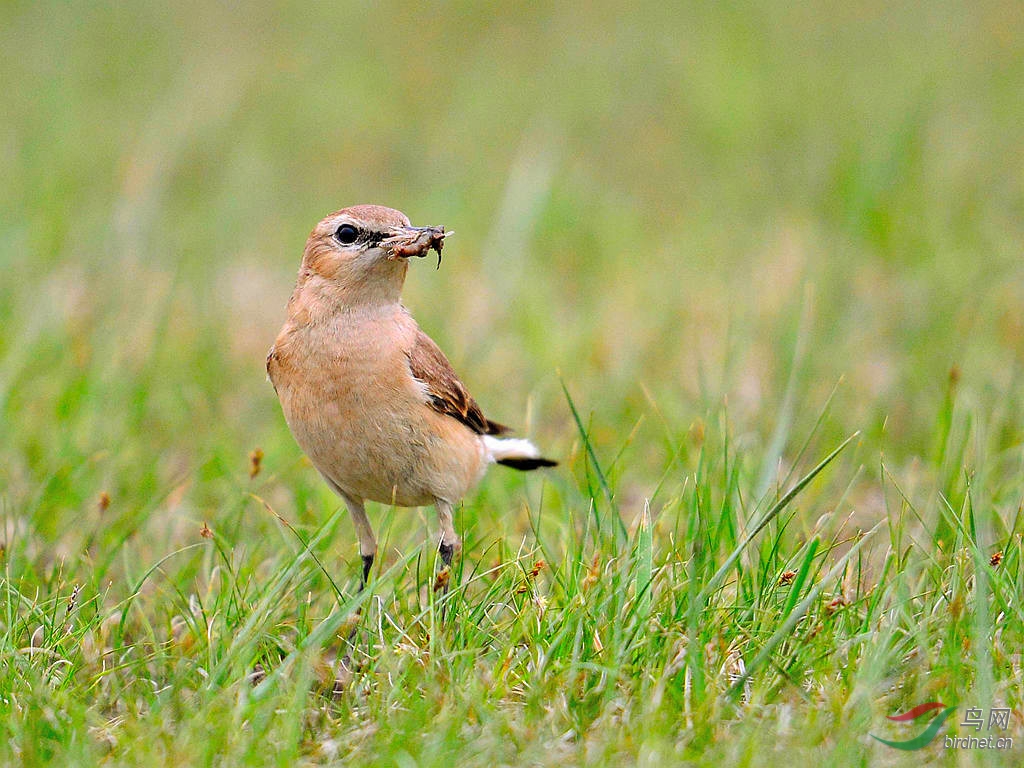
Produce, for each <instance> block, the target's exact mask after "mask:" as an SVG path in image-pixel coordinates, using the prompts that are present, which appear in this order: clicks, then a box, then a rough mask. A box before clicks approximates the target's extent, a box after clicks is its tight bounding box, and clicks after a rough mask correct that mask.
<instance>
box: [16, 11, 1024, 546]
mask: <svg viewBox="0 0 1024 768" xmlns="http://www.w3.org/2000/svg"><path fill="white" fill-rule="evenodd" d="M0 80H2V82H3V83H4V85H5V87H4V96H3V110H2V115H3V116H2V118H0V131H2V133H0V136H2V143H0V177H2V178H3V184H2V185H0V275H2V279H0V418H2V422H3V429H2V430H0V432H2V434H0V489H2V494H3V499H4V502H3V503H4V504H5V505H7V507H8V509H17V510H25V509H28V510H32V512H31V514H30V515H29V517H30V518H31V519H33V520H34V521H35V525H37V526H38V529H39V532H40V533H41V534H44V535H45V534H50V535H56V533H57V531H56V530H48V526H51V527H57V526H58V525H59V526H60V527H61V528H62V529H63V528H66V526H67V525H68V520H69V519H70V520H76V519H79V518H77V517H75V515H76V514H78V513H75V512H73V510H75V509H85V510H88V509H91V508H90V507H89V505H88V504H87V502H88V503H91V500H92V499H93V498H94V497H95V495H96V494H97V493H99V492H100V491H101V490H107V491H109V492H110V493H111V495H112V497H113V498H114V500H115V509H116V502H117V500H118V498H119V497H121V498H124V497H126V496H128V497H131V498H134V499H137V500H140V501H139V502H138V504H142V503H143V502H144V501H145V503H150V502H151V503H152V504H162V502H161V501H159V500H158V499H157V494H167V493H172V496H171V497H170V501H171V503H169V505H168V508H169V509H171V510H177V511H178V512H181V511H182V505H185V506H184V510H185V512H186V513H187V514H185V515H184V519H185V520H187V521H188V522H186V523H182V522H181V519H182V517H181V516H180V515H179V516H177V517H175V516H168V515H164V514H158V515H155V516H153V517H146V518H145V519H146V520H148V522H147V525H150V526H154V525H164V526H167V528H166V529H160V532H161V533H162V534H165V535H169V536H171V537H174V536H176V535H180V536H182V537H184V538H186V539H191V534H192V533H193V532H194V531H193V528H192V526H193V521H194V520H196V519H203V518H211V520H216V518H217V515H218V511H217V509H218V506H219V505H220V504H221V503H222V501H223V489H224V487H225V486H228V487H231V486H232V484H234V486H237V485H238V484H240V483H243V482H244V481H245V479H246V455H247V453H248V451H249V450H250V449H252V448H253V447H256V446H261V447H262V448H263V449H264V450H265V451H266V453H267V459H266V465H267V466H268V467H270V468H271V469H272V470H273V471H275V472H279V473H282V475H283V476H284V477H285V478H291V479H292V480H296V479H297V478H301V482H298V485H296V484H295V483H294V482H293V483H292V485H291V486H288V488H287V493H291V492H295V493H298V495H299V498H298V501H297V505H298V506H299V507H302V506H303V505H304V504H307V503H308V500H306V499H304V498H302V491H301V490H299V491H295V488H296V487H298V488H300V489H301V488H316V489H318V490H316V491H315V492H316V493H321V492H322V489H319V488H318V484H317V480H316V477H315V475H313V473H312V472H311V471H310V470H309V469H308V468H303V467H302V466H301V463H300V461H299V456H300V455H299V451H298V449H297V447H296V446H295V445H294V443H293V442H292V440H291V438H290V436H289V435H288V433H287V430H286V428H285V426H284V423H283V419H282V418H281V416H280V411H279V407H278V405H277V403H276V401H275V398H274V395H273V391H272V389H271V387H270V385H269V384H268V383H267V382H266V381H265V375H264V371H263V358H264V354H265V352H266V349H267V348H268V346H269V344H270V343H271V341H272V340H273V337H274V335H275V333H276V330H277V328H278V327H279V325H280V324H281V322H282V321H283V318H284V304H285V301H286V300H287V298H288V296H289V294H290V291H291V289H292V285H293V282H294V274H295V271H296V269H297V266H298V262H299V259H300V256H301V251H302V246H303V243H304V240H305V237H306V235H307V233H308V231H309V230H310V228H311V227H312V226H313V224H314V223H315V222H316V221H317V220H318V219H319V218H320V217H321V216H322V215H324V214H326V213H327V212H329V211H331V210H334V209H336V208H339V207H342V206H344V205H349V204H353V203H361V202H373V203H380V204H385V205H389V206H392V207H396V208H399V209H401V210H403V211H405V212H406V213H407V214H408V215H409V216H410V217H411V218H412V220H413V221H414V223H419V224H443V225H445V226H446V227H448V228H449V229H453V230H455V231H456V232H457V235H456V237H455V238H453V239H452V241H451V242H450V245H449V247H448V248H447V249H446V251H445V256H446V258H445V261H444V264H443V266H442V268H441V269H440V271H434V270H433V268H432V266H431V265H430V264H428V263H427V262H426V261H424V262H419V263H417V264H415V265H414V269H413V270H412V271H411V272H410V278H409V281H408V284H407V289H406V293H405V297H406V303H407V305H408V306H409V307H410V308H411V309H412V311H413V312H414V314H415V315H416V317H417V318H418V319H419V321H420V323H421V325H422V326H423V327H424V328H425V329H426V330H427V331H428V333H430V334H432V335H433V336H434V337H435V338H436V339H437V340H438V341H439V343H440V344H441V346H442V347H443V348H444V349H445V350H446V351H447V352H448V354H449V356H450V358H451V359H452V362H453V364H454V365H455V367H456V369H457V370H459V371H460V372H461V373H462V375H463V377H464V378H465V380H466V381H467V383H468V384H469V386H470V387H471V389H472V390H473V391H474V393H475V394H476V396H477V399H478V400H480V401H481V403H482V404H483V405H484V407H485V409H486V410H487V412H488V413H489V414H490V415H491V416H492V417H493V418H495V419H498V420H501V421H506V422H509V423H512V424H516V425H519V426H521V427H522V431H523V432H525V433H527V434H529V435H531V436H533V437H535V438H536V439H537V440H538V442H540V443H541V444H542V445H544V446H545V447H546V448H547V449H548V450H549V451H550V452H551V453H553V454H554V455H556V456H560V457H563V458H566V459H569V460H571V459H572V457H573V456H574V455H575V451H577V450H578V448H579V445H578V437H577V434H576V431H575V428H574V426H573V424H572V421H571V417H570V415H569V411H568V408H567V407H566V403H565V400H564V398H563V395H562V393H561V389H560V385H559V373H560V375H561V377H562V378H563V379H564V380H565V382H566V384H567V386H568V387H569V389H570V391H571V392H573V394H574V396H575V397H576V398H577V400H578V405H579V407H580V409H581V411H582V412H583V414H584V418H585V419H589V423H590V425H591V427H592V429H593V436H594V440H595V444H596V446H597V448H598V450H599V453H601V454H602V455H604V456H607V457H610V456H612V455H614V454H615V453H616V452H617V451H618V450H619V449H620V448H622V447H623V446H624V445H625V444H626V443H627V439H628V436H629V435H630V433H631V432H632V430H633V429H634V427H635V426H636V425H637V423H638V422H640V427H639V429H638V430H637V431H636V433H635V436H634V438H633V440H632V442H631V447H630V448H629V452H630V453H629V456H630V459H629V461H628V462H627V463H626V469H624V470H621V471H620V472H619V473H618V474H619V475H620V477H618V484H619V487H620V492H621V493H622V494H623V497H624V499H625V500H626V501H627V502H629V501H630V499H632V502H630V503H627V504H626V509H625V510H624V513H625V514H628V515H630V516H632V515H633V514H635V512H636V507H637V504H638V503H639V502H638V500H639V499H640V498H641V497H642V496H644V495H649V494H650V492H651V488H652V487H653V485H654V483H656V482H657V480H658V478H660V477H661V475H662V473H663V471H664V470H665V467H666V463H667V461H668V458H669V457H670V455H671V454H672V452H673V450H674V448H673V445H674V443H675V441H677V440H678V439H680V437H681V436H682V435H685V433H686V431H687V429H688V428H689V427H690V425H691V423H693V422H694V421H695V420H697V419H700V418H703V417H706V414H708V413H709V412H712V411H713V410H714V409H716V408H718V407H719V404H720V403H722V402H727V403H728V410H729V413H730V418H731V419H732V421H733V422H734V423H735V424H736V425H737V429H738V430H739V432H740V434H739V435H738V436H737V439H738V440H740V441H741V442H743V441H746V442H747V443H749V444H752V445H763V444H764V443H766V442H767V441H768V439H769V436H770V434H771V432H772V430H773V429H774V428H775V427H776V425H777V423H778V422H779V420H780V419H783V418H788V416H787V415H786V414H787V413H789V412H791V413H792V414H793V417H792V418H793V423H794V425H795V426H794V430H795V433H801V431H802V433H806V430H807V429H809V427H810V426H811V424H813V421H814V419H815V418H816V417H817V415H818V414H819V413H820V411H821V409H822V407H823V404H824V403H825V401H826V399H827V397H828V394H829V392H831V390H832V389H833V387H834V386H835V385H836V384H837V382H840V379H841V380H842V381H841V383H840V385H839V389H838V392H837V395H836V400H835V402H834V404H833V407H832V410H831V412H830V414H829V417H828V420H827V423H826V425H825V428H824V429H825V431H824V433H823V434H824V435H825V436H826V437H827V438H829V439H831V438H838V437H840V436H845V435H846V434H849V433H851V432H853V431H854V430H857V429H860V430H864V431H865V435H866V437H867V439H869V440H870V445H871V446H872V447H878V448H880V449H881V450H883V451H884V452H885V455H886V457H887V459H888V460H889V461H891V462H893V463H894V464H897V465H898V464H904V463H908V462H913V461H914V460H915V458H916V457H919V456H922V455H926V454H927V453H928V452H929V451H930V450H931V441H932V440H933V435H934V431H935V430H934V427H935V420H936V413H937V412H938V411H939V409H940V407H941V405H942V402H943V399H944V398H945V397H946V393H947V389H948V384H947V382H948V379H949V376H950V371H951V370H952V369H953V368H954V366H955V367H956V372H955V373H954V378H957V381H958V383H959V387H960V391H961V393H962V395H961V396H962V397H964V398H966V399H967V402H970V403H975V404H978V405H979V406H980V407H982V408H983V409H998V410H999V412H1000V414H1001V415H1000V421H999V423H1000V424H1002V425H1009V426H1005V427H1004V428H1003V432H1005V434H1001V435H1000V436H999V439H1000V440H1001V441H1002V444H1015V443H1018V442H1019V441H1020V439H1021V423H1022V420H1021V419H1020V418H1019V410H1020V406H1021V398H1020V385H1019V373H1020V362H1021V358H1022V350H1024V318H1022V312H1024V267H1022V261H1021V243H1022V242H1024V174H1022V171H1024V120H1022V119H1021V118H1022V117H1024V114H1022V109H1021V105H1022V104H1024V12H1022V7H1021V5H1020V4H1019V3H1016V2H980V3H969V4H968V3H945V2H943V3H930V4H928V5H927V6H926V7H925V6H921V5H920V4H912V3H896V4H893V3H889V2H887V3H870V2H858V3H855V4H849V3H812V4H802V5H801V6H800V7H789V6H787V5H785V4H779V3H763V2H742V3H719V4H684V5H676V4H653V3H652V4H644V5H639V6H636V5H630V6H625V5H615V4H531V5H529V6H528V7H527V6H523V5H520V4H506V5H491V6H486V7H484V6H480V5H478V4H473V3H462V4H460V3H450V4H441V5H436V6H428V5H425V4H420V3H389V4H369V3H367V4H298V3H296V4H282V3H261V4H248V5H246V6H244V7H241V6H240V7H234V6H229V5H228V4H198V3H197V4H166V3H99V4H95V3H63V2H61V3H46V2H25V3H5V4H4V6H3V24H2V27H0ZM798 342H799V343H798ZM791 379H792V381H793V382H794V384H793V388H792V397H791V398H790V407H789V409H787V408H784V407H783V401H784V392H785V391H786V385H787V382H789V381H790V380H791ZM83 478H86V479H87V481H83ZM290 482H291V481H290ZM296 482H297V480H296ZM40 487H44V488H47V489H49V490H48V491H47V492H45V493H43V492H40V491H39V489H40ZM55 487H56V488H60V489H61V493H50V492H49V491H52V490H53V489H54V488H55ZM171 488H174V489H177V490H176V491H173V492H172V491H169V490H168V489H171ZM175 494H176V495H175ZM279 494H285V495H280V496H279V498H278V501H281V500H282V499H283V500H284V501H285V502H286V503H285V506H284V509H286V510H293V509H294V508H295V507H296V503H295V502H294V501H292V500H290V499H289V497H288V496H287V494H286V491H285V490H283V489H279ZM160 498H163V496H161V497H160ZM321 498H322V499H326V498H327V496H326V495H324V496H322V497H321ZM54 500H57V501H54ZM323 503H324V504H327V503H328V502H326V501H325V502H323ZM33 504H38V505H41V506H38V507H33V506H32V505H33ZM49 504H56V505H57V506H58V507H59V508H58V509H48V508H47V505H49ZM124 513H125V514H127V515H128V517H129V518H131V517H132V516H133V515H134V514H136V513H138V514H139V515H141V512H140V511H139V510H138V509H136V510H135V511H134V512H124ZM80 514H81V515H87V514H92V513H91V512H88V511H86V512H81V513H80ZM69 515H70V518H69ZM139 519H143V518H142V517H139ZM58 521H60V522H58ZM160 521H162V522H160ZM183 525H184V526H185V528H184V529H183V528H182V527H181V526H183ZM128 530H130V528H129V529H128ZM186 530H187V532H188V534H187V535H185V533H183V531H186ZM176 532H177V533H176ZM124 535H128V533H127V531H126V532H124Z"/></svg>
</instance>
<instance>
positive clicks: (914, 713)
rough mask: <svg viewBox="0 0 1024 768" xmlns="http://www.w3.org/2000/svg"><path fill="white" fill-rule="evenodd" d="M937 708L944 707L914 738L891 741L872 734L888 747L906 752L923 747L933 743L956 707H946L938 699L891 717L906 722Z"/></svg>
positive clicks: (872, 735) (899, 721) (873, 737)
mask: <svg viewBox="0 0 1024 768" xmlns="http://www.w3.org/2000/svg"><path fill="white" fill-rule="evenodd" d="M936 709H942V711H941V712H940V713H939V714H938V715H936V716H935V718H934V719H933V720H932V721H931V722H930V723H928V727H927V728H925V729H924V732H923V733H921V734H920V735H919V736H916V737H914V738H913V739H907V740H906V741H890V740H889V739H882V738H879V737H878V736H875V734H873V733H872V734H870V736H871V738H872V739H874V740H875V741H880V742H881V743H882V744H885V746H887V747H892V748H893V749H901V750H903V751H904V752H913V751H914V750H916V749H923V748H924V747H927V746H928V745H929V744H931V743H932V740H933V739H934V738H935V737H936V736H938V735H939V729H940V728H942V726H943V724H944V723H945V722H946V720H947V719H948V718H949V716H950V715H952V714H953V713H954V712H956V707H946V705H945V704H942V703H940V702H938V701H929V702H928V703H926V704H919V705H917V706H916V707H914V708H913V709H910V710H908V711H907V712H904V713H903V714H901V715H893V716H891V717H890V718H889V719H890V720H895V721H896V722H898V723H906V722H909V721H911V720H916V719H917V718H919V717H921V716H922V715H926V714H928V713H929V712H933V711H935V710H936Z"/></svg>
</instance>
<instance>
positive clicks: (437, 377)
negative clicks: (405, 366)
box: [408, 329, 509, 435]
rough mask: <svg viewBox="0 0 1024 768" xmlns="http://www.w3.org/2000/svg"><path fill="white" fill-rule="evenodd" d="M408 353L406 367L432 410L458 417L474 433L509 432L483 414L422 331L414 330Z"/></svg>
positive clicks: (431, 341) (442, 353)
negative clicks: (418, 384)
mask: <svg viewBox="0 0 1024 768" xmlns="http://www.w3.org/2000/svg"><path fill="white" fill-rule="evenodd" d="M408 356H409V369H410V370H411V371H412V375H413V376H414V377H415V378H416V379H417V380H418V381H419V382H421V383H422V384H423V385H424V387H426V391H427V397H428V398H429V403H430V406H431V407H432V408H433V409H434V410H435V411H438V412H440V413H443V414H445V415H447V416H451V417H452V418H454V419H458V420H459V421H461V422H462V423H463V424H465V425H466V426H467V427H469V428H470V429H472V430H473V431H474V432H476V433H477V434H478V435H500V434H503V433H505V432H508V431H509V428H508V427H506V426H504V425H502V424H498V423H496V422H493V421H489V420H488V419H486V418H485V417H484V413H483V411H481V410H480V406H479V405H477V404H476V400H474V399H473V396H472V395H470V394H469V392H468V391H467V390H466V387H465V385H464V384H463V383H462V382H461V381H459V377H458V376H457V375H456V374H455V371H454V370H453V369H452V366H451V363H449V362H448V358H446V357H445V356H444V352H442V351H441V349H440V348H439V347H438V346H437V344H435V343H434V340H433V339H431V338H430V337H429V336H427V334H425V333H424V332H423V331H421V330H419V329H416V340H415V342H414V343H413V346H412V349H411V350H409V352H408Z"/></svg>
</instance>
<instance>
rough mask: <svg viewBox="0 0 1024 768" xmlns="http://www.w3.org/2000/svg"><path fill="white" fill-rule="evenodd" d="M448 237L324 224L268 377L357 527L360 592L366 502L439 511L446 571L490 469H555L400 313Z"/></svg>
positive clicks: (357, 220) (359, 216)
mask: <svg viewBox="0 0 1024 768" xmlns="http://www.w3.org/2000/svg"><path fill="white" fill-rule="evenodd" d="M451 234H452V233H451V232H446V231H445V229H444V227H436V226H435V227H413V226H412V225H411V224H410V222H409V219H408V217H407V216H406V215H405V214H404V213H402V212H400V211H397V210H394V209H392V208H386V207H383V206H378V205H356V206H352V207H348V208H343V209H341V210H338V211H335V212H334V213H332V214H330V215H328V216H326V217H325V218H323V219H322V220H321V221H320V222H319V223H318V224H317V225H316V227H314V229H313V231H312V232H311V233H310V235H309V239H308V240H307V241H306V247H305V250H304V252H303V255H302V263H301V266H300V267H299V273H298V278H297V280H296V284H295V290H294V291H293V292H292V295H291V298H290V299H289V301H288V306H287V319H286V320H285V323H284V325H283V327H282V328H281V330H280V333H279V334H278V335H277V338H276V339H275V341H274V343H273V346H272V347H271V348H270V351H269V353H268V355H267V375H268V377H269V379H270V382H271V383H272V385H273V387H274V390H275V392H276V393H277V396H278V399H279V401H280V404H281V409H282V411H283V413H284V418H285V421H286V422H287V424H288V428H289V429H290V431H291V433H292V435H293V436H294V438H295V441H296V442H297V443H298V445H299V447H300V448H302V450H303V451H304V452H305V454H306V455H307V456H308V457H309V459H310V461H311V462H312V464H313V466H314V467H315V468H316V469H317V471H319V473H320V475H321V476H322V477H323V479H324V480H325V481H326V483H327V485H328V486H330V488H331V489H332V490H333V491H334V492H335V493H336V494H337V495H338V496H340V497H341V500H342V501H343V502H344V504H345V506H346V507H347V509H348V512H349V514H350V515H351V518H352V522H353V524H354V527H355V530H356V535H357V537H358V539H359V553H360V555H361V557H362V579H361V581H360V589H362V588H363V587H365V585H366V583H367V580H368V579H369V576H370V571H371V568H372V567H373V562H374V557H375V556H376V554H377V540H376V537H375V536H374V533H373V527H372V525H371V524H370V520H369V518H368V517H367V514H366V508H365V504H366V502H367V501H373V502H379V503H384V504H392V505H395V506H399V507H420V506H426V505H429V504H433V505H434V506H435V507H436V508H437V514H438V520H439V522H440V529H441V536H440V542H439V544H438V553H439V554H440V556H441V560H442V561H443V563H444V567H445V568H447V567H449V566H450V565H451V562H452V558H453V556H454V555H455V553H456V552H457V551H460V550H461V548H462V541H461V539H460V538H459V536H458V534H457V533H456V531H455V526H454V523H453V513H454V509H455V507H456V505H457V504H458V503H459V501H460V500H461V499H462V498H463V497H464V496H465V495H466V494H467V493H468V492H469V491H470V490H472V489H473V488H474V487H475V486H476V485H477V483H479V482H480V480H481V479H482V478H483V476H484V474H485V472H486V470H487V468H488V466H489V465H490V464H494V463H496V464H500V465H504V466H506V467H511V468H514V469H518V470H523V471H528V470H534V469H538V468H541V467H553V466H556V465H557V462H556V461H553V460H551V459H548V458H544V457H543V456H542V455H541V453H540V451H539V450H538V449H537V447H536V446H535V445H534V444H533V443H532V442H530V441H529V440H526V439H523V438H516V437H508V436H507V435H508V433H509V432H510V431H511V430H510V429H509V428H508V427H506V426H504V425H502V424H500V423H498V422H495V421H491V420H490V419H488V418H486V417H485V416H484V414H483V411H482V410H481V408H480V406H479V405H478V404H477V402H476V400H474V399H473V397H472V395H470V393H469V391H468V390H467V389H466V386H465V385H464V384H463V383H462V381H460V380H459V377H458V376H457V375H456V373H455V371H454V370H453V368H452V366H451V364H450V363H449V362H448V359H447V358H446V357H445V355H444V353H443V352H442V351H441V349H440V348H439V347H438V346H437V344H436V343H434V341H433V340H432V339H431V338H430V337H429V336H428V335H427V334H426V333H424V332H423V331H422V330H421V329H420V327H419V326H418V325H417V323H416V321H415V320H414V319H413V317H412V315H411V314H410V313H409V311H408V310H407V309H406V308H405V307H404V306H403V304H402V301H401V293H402V287H403V285H404V283H405V278H406V273H407V272H408V269H409V263H410V260H411V259H412V257H414V256H416V257H425V256H426V255H427V254H428V253H429V252H430V251H434V252H436V254H437V259H438V267H440V263H441V249H442V247H443V245H444V242H445V238H446V237H449V236H450V235H451Z"/></svg>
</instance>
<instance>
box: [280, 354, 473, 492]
mask: <svg viewBox="0 0 1024 768" xmlns="http://www.w3.org/2000/svg"><path fill="white" fill-rule="evenodd" d="M347 373H348V375H346V376H337V375H335V376H333V377H330V378H329V380H328V378H326V377H321V376H317V375H316V374H315V373H313V374H312V375H310V376H308V377H303V379H301V381H302V383H301V384H299V386H298V389H296V388H294V387H293V388H289V390H288V391H282V392H280V394H281V395H282V398H281V403H282V406H283V409H284V413H285V418H286V420H287V421H288V426H289V427H290V428H291V431H292V433H293V434H294V436H295V439H296V441H297V442H298V444H299V445H300V447H301V448H302V449H303V450H304V451H305V452H306V455H308V456H309V458H310V460H311V461H312V462H313V464H314V466H316V468H317V469H318V470H319V471H320V472H321V473H322V474H324V475H325V476H326V477H328V478H329V479H330V480H331V481H333V483H334V484H335V485H337V486H338V487H339V488H340V489H341V490H342V491H344V492H345V493H346V494H348V495H350V496H353V497H356V498H359V499H369V500H371V501H377V502H382V503H385V504H389V503H393V504H396V505H398V506H403V507H405V506H421V505H425V504H432V503H434V501H435V500H436V499H438V498H442V499H447V500H450V501H453V502H454V501H457V500H458V499H459V498H461V497H462V496H463V495H464V494H465V493H466V492H467V491H468V490H469V489H470V488H471V487H472V486H473V485H475V484H476V482H477V481H478V480H479V479H480V476H481V475H482V474H483V470H484V469H485V467H486V457H485V453H484V447H483V443H482V441H481V439H480V437H479V435H476V434H475V433H473V432H471V431H470V430H469V429H467V428H466V427H465V426H463V425H462V424H460V423H458V422H456V421H455V420H454V419H451V418H449V417H447V416H442V415H441V414H437V413H436V412H434V411H432V410H431V409H430V408H429V407H428V406H427V405H426V404H425V403H424V402H423V401H422V400H421V399H419V397H418V393H417V392H416V391H415V390H414V389H412V388H407V389H404V388H402V387H401V386H396V382H395V381H393V380H390V381H389V380H381V378H380V377H378V376H375V375H374V374H373V373H372V372H371V371H370V370H365V371H348V372H347ZM399 381H401V380H399ZM356 382H358V384H356Z"/></svg>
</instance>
